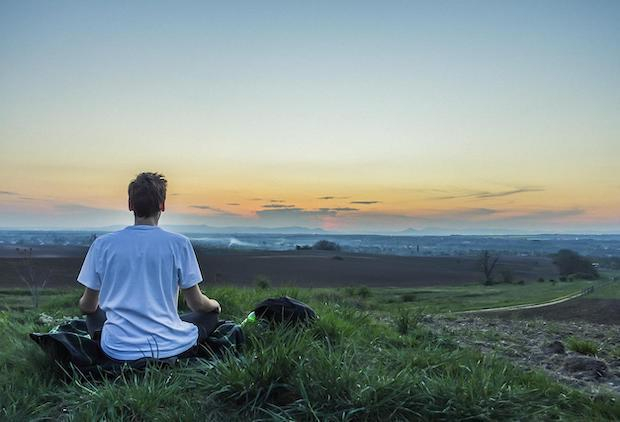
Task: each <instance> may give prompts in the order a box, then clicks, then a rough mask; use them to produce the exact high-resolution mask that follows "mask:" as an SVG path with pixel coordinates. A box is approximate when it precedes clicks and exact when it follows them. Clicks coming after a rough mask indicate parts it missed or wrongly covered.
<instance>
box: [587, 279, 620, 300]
mask: <svg viewBox="0 0 620 422" xmlns="http://www.w3.org/2000/svg"><path fill="white" fill-rule="evenodd" d="M586 298H587V299H620V280H618V281H615V282H613V283H607V284H606V285H605V286H603V287H600V288H597V287H595V288H594V292H593V293H592V294H589V295H587V296H586Z"/></svg>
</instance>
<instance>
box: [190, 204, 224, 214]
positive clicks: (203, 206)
mask: <svg viewBox="0 0 620 422" xmlns="http://www.w3.org/2000/svg"><path fill="white" fill-rule="evenodd" d="M190 208H196V209H199V210H209V211H215V212H225V211H224V210H222V209H220V208H215V207H212V206H210V205H190Z"/></svg>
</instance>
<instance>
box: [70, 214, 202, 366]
mask: <svg viewBox="0 0 620 422" xmlns="http://www.w3.org/2000/svg"><path fill="white" fill-rule="evenodd" d="M77 279H78V281H79V282H80V283H81V284H83V285H84V286H86V287H89V288H91V289H93V290H99V307H100V308H101V309H102V310H103V311H105V313H106V317H107V320H106V322H105V324H104V326H103V331H102V333H101V348H102V349H103V351H104V352H105V353H106V354H107V355H108V356H110V357H112V358H114V359H118V360H135V359H140V358H143V357H155V358H166V357H170V356H175V355H178V354H179V353H182V352H184V351H185V350H187V349H189V348H190V347H192V346H193V345H195V344H196V342H197V340H198V328H197V327H196V326H195V325H194V324H191V323H189V322H184V321H181V319H180V318H179V314H178V312H177V305H178V300H179V287H180V288H182V289H187V288H189V287H192V286H194V285H196V284H198V283H200V282H201V281H202V274H201V273H200V267H199V266H198V261H197V260H196V254H195V253H194V249H193V248H192V244H191V242H190V241H189V239H188V238H187V237H185V236H183V235H181V234H177V233H172V232H169V231H166V230H164V229H162V228H160V227H157V226H147V225H137V226H128V227H126V228H124V229H123V230H119V231H117V232H114V233H108V234H105V235H103V236H101V237H99V238H97V239H96V240H95V241H94V242H93V244H92V245H91V246H90V249H89V250H88V253H87V254H86V258H85V259H84V264H83V265H82V269H81V271H80V274H79V275H78V278H77Z"/></svg>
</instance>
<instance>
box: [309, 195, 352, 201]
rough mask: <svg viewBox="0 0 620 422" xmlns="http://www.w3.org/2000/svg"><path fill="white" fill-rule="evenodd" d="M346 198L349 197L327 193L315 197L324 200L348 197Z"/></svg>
mask: <svg viewBox="0 0 620 422" xmlns="http://www.w3.org/2000/svg"><path fill="white" fill-rule="evenodd" d="M348 198H349V197H348V196H329V195H328V196H319V197H318V198H316V199H321V200H324V201H326V200H330V199H348Z"/></svg>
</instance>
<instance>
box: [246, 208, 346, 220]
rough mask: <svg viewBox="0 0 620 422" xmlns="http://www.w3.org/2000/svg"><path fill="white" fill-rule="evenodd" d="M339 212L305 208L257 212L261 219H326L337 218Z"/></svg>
mask: <svg viewBox="0 0 620 422" xmlns="http://www.w3.org/2000/svg"><path fill="white" fill-rule="evenodd" d="M337 214H338V212H337V211H333V210H330V209H318V210H306V209H304V208H279V209H267V210H259V211H256V215H257V216H259V217H278V218H279V217H299V216H301V217H324V216H328V215H332V216H335V215H337Z"/></svg>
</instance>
